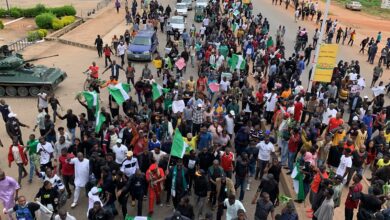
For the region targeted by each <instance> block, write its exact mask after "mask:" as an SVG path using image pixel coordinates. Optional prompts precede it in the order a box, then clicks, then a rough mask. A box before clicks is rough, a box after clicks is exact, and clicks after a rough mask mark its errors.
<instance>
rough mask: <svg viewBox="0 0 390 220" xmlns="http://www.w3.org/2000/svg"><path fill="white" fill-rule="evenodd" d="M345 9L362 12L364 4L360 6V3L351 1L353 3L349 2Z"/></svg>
mask: <svg viewBox="0 0 390 220" xmlns="http://www.w3.org/2000/svg"><path fill="white" fill-rule="evenodd" d="M345 8H348V9H351V10H354V11H361V10H362V4H360V2H358V1H351V2H347V3H346V4H345Z"/></svg>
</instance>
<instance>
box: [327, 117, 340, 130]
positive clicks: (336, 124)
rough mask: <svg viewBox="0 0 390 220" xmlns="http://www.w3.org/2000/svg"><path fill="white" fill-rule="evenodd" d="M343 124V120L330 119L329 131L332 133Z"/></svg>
mask: <svg viewBox="0 0 390 220" xmlns="http://www.w3.org/2000/svg"><path fill="white" fill-rule="evenodd" d="M343 123H344V120H343V119H341V118H340V119H337V118H331V119H329V131H332V130H333V129H335V128H337V127H339V126H340V125H342V124H343Z"/></svg>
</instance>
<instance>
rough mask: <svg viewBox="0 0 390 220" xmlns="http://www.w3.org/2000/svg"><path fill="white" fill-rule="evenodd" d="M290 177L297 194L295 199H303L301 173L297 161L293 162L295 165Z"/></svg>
mask: <svg viewBox="0 0 390 220" xmlns="http://www.w3.org/2000/svg"><path fill="white" fill-rule="evenodd" d="M291 178H293V188H294V191H295V193H296V194H297V200H300V201H303V200H305V191H304V189H303V173H302V172H301V171H300V169H299V162H296V163H295V167H294V169H293V171H292V173H291Z"/></svg>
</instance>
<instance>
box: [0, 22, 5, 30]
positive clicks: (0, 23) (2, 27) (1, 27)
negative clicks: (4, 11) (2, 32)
mask: <svg viewBox="0 0 390 220" xmlns="http://www.w3.org/2000/svg"><path fill="white" fill-rule="evenodd" d="M0 29H4V24H3V21H2V20H0Z"/></svg>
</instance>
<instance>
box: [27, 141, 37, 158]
mask: <svg viewBox="0 0 390 220" xmlns="http://www.w3.org/2000/svg"><path fill="white" fill-rule="evenodd" d="M38 143H39V141H38V140H29V141H27V147H28V155H34V154H36V153H37V146H38Z"/></svg>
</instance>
